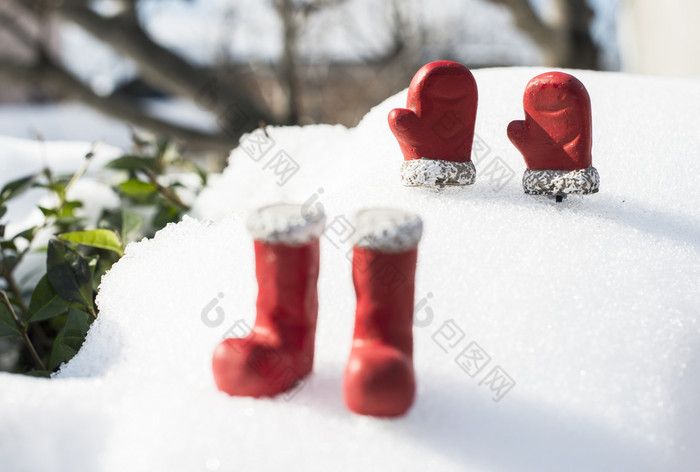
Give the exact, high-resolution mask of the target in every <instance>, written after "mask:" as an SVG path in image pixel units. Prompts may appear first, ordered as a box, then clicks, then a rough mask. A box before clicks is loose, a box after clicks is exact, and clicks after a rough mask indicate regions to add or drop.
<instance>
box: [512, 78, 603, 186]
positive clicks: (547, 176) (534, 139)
mask: <svg viewBox="0 0 700 472" xmlns="http://www.w3.org/2000/svg"><path fill="white" fill-rule="evenodd" d="M523 107H524V109H525V121H512V122H511V123H510V125H508V138H510V140H511V142H512V143H513V144H514V145H515V147H517V148H518V150H519V151H520V152H521V153H522V155H523V158H524V159H525V164H526V165H527V169H528V170H527V171H525V174H524V175H523V189H524V190H525V193H528V194H539V195H560V194H568V193H580V194H587V193H595V192H597V191H598V188H599V181H600V178H599V176H598V171H597V170H596V169H595V167H593V166H592V158H591V145H592V132H591V126H592V125H591V100H590V97H589V96H588V92H587V91H586V88H585V87H584V86H583V84H582V83H581V82H580V81H579V80H578V79H577V78H576V77H573V76H571V75H569V74H565V73H563V72H547V73H545V74H541V75H538V76H537V77H535V78H533V79H532V80H530V82H529V83H528V84H527V87H526V89H525V96H524V98H523Z"/></svg>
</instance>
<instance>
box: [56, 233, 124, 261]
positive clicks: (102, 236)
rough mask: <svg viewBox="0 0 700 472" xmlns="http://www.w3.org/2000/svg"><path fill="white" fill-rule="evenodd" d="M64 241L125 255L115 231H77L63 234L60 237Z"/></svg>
mask: <svg viewBox="0 0 700 472" xmlns="http://www.w3.org/2000/svg"><path fill="white" fill-rule="evenodd" d="M58 237H59V238H61V239H62V240H64V241H70V242H73V243H78V244H83V245H85V246H90V247H96V248H99V249H107V250H108V251H114V252H116V253H117V254H119V255H120V256H123V255H124V250H123V249H122V242H121V241H120V240H119V236H117V233H115V232H114V231H110V230H108V229H93V230H90V231H75V232H73V233H63V234H61V235H59V236H58Z"/></svg>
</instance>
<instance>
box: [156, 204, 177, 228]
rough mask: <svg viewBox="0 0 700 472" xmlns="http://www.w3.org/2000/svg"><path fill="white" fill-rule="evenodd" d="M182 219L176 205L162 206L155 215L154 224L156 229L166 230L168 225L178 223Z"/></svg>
mask: <svg viewBox="0 0 700 472" xmlns="http://www.w3.org/2000/svg"><path fill="white" fill-rule="evenodd" d="M179 219H180V211H179V210H178V208H177V207H176V206H174V205H166V206H162V207H160V208H159V209H158V211H157V212H156V214H155V215H153V220H152V224H153V226H154V227H156V228H164V227H165V226H166V225H167V224H168V223H174V222H177V221H178V220H179Z"/></svg>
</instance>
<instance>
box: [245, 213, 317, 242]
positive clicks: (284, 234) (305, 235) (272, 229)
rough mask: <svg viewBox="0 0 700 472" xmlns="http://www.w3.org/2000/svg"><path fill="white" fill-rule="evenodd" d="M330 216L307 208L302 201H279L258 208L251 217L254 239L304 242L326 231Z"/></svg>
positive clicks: (251, 231)
mask: <svg viewBox="0 0 700 472" xmlns="http://www.w3.org/2000/svg"><path fill="white" fill-rule="evenodd" d="M325 225H326V216H325V215H324V214H323V212H322V211H315V212H313V213H312V212H308V211H304V209H303V207H302V205H294V204H290V203H276V204H274V205H268V206H264V207H262V208H259V209H257V210H256V211H254V212H253V213H252V214H251V215H250V217H249V218H248V231H249V232H250V234H251V236H253V239H255V240H258V241H264V242H266V243H272V244H288V245H290V246H301V245H304V244H308V243H310V242H312V241H315V240H317V239H318V238H320V237H321V234H323V231H324V229H325Z"/></svg>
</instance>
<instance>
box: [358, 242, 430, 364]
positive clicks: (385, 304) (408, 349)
mask: <svg viewBox="0 0 700 472" xmlns="http://www.w3.org/2000/svg"><path fill="white" fill-rule="evenodd" d="M417 258H418V250H417V248H414V249H411V250H409V251H404V252H400V253H382V252H378V251H374V250H372V249H368V248H363V247H357V246H356V247H355V248H353V267H352V278H353V283H354V285H355V293H356V294H357V309H356V313H355V333H354V339H355V340H363V342H364V341H368V340H372V341H374V340H376V341H379V342H381V343H383V344H388V345H391V346H394V347H396V348H397V349H399V350H401V351H402V352H403V353H404V354H406V355H407V356H409V357H412V356H413V301H414V292H415V282H414V281H415V273H416V261H417Z"/></svg>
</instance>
